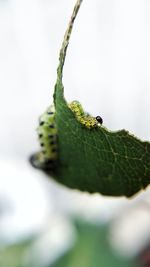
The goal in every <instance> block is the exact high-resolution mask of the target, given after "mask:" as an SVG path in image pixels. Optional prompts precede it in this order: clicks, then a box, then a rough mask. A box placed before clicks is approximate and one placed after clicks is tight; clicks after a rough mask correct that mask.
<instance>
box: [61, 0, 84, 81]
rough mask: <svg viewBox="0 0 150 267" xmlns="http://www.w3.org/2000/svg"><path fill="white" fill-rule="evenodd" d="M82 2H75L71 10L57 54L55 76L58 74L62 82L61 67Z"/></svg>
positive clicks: (78, 0) (79, 0)
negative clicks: (57, 61)
mask: <svg viewBox="0 0 150 267" xmlns="http://www.w3.org/2000/svg"><path fill="white" fill-rule="evenodd" d="M82 1H83V0H77V2H76V4H75V6H74V9H73V13H72V16H71V19H70V22H69V25H68V28H67V31H66V33H65V36H64V40H63V43H62V47H61V50H60V54H59V66H58V69H57V74H58V79H59V80H62V73H63V66H64V63H65V57H66V52H67V47H68V44H69V40H70V36H71V33H72V29H73V25H74V21H75V18H76V16H77V14H78V11H79V9H80V6H81V4H82Z"/></svg>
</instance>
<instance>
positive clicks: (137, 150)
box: [54, 0, 150, 197]
mask: <svg viewBox="0 0 150 267" xmlns="http://www.w3.org/2000/svg"><path fill="white" fill-rule="evenodd" d="M81 3H82V0H77V2H76V5H75V8H74V10H73V14H72V17H71V20H70V23H69V27H68V29H67V31H66V34H65V37H64V41H63V44H62V48H61V50H60V57H59V66H58V70H57V82H56V86H55V92H54V103H55V109H56V116H55V118H56V125H57V129H58V162H57V168H56V170H55V174H54V177H55V179H56V180H57V181H59V182H61V183H63V184H64V185H66V186H68V187H71V188H76V189H79V190H83V191H88V192H91V193H94V192H99V193H101V194H104V195H111V196H127V197H130V196H132V195H134V194H135V193H137V192H138V191H139V190H141V189H144V188H145V187H146V186H147V185H148V184H149V183H150V143H149V142H142V141H140V140H139V139H137V138H136V137H134V136H133V135H131V134H129V133H128V132H127V131H125V130H121V131H118V132H111V131H109V130H107V129H106V128H105V127H103V126H101V127H96V128H92V129H88V128H87V127H85V126H83V125H82V124H81V123H80V122H79V121H77V119H76V117H75V115H74V113H73V112H72V111H71V110H70V108H69V107H68V104H67V102H66V100H65V98H64V88H63V83H62V76H63V75H62V73H63V66H64V62H65V56H66V51H67V47H68V44H69V39H70V35H71V32H72V28H73V23H74V20H75V18H76V15H77V13H78V10H79V8H80V5H81Z"/></svg>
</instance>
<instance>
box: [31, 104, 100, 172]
mask: <svg viewBox="0 0 150 267" xmlns="http://www.w3.org/2000/svg"><path fill="white" fill-rule="evenodd" d="M68 107H69V108H70V109H71V111H72V112H73V114H74V115H75V117H76V119H77V120H78V121H79V122H80V123H81V124H82V125H83V126H85V127H87V128H88V129H92V128H95V127H97V126H99V125H101V124H102V123H103V120H102V118H101V117H100V116H97V117H92V116H91V115H90V114H88V113H86V112H84V110H83V108H82V106H81V104H80V103H79V102H78V101H72V102H71V103H70V104H68ZM37 133H38V138H39V143H40V145H41V151H40V152H38V153H36V154H35V155H33V156H32V157H31V163H32V165H33V166H34V167H36V168H40V169H47V170H53V169H54V167H55V163H56V161H57V158H58V151H57V148H58V147H57V146H58V143H57V127H56V122H55V108H54V106H53V105H51V106H50V107H49V108H48V109H47V110H46V112H44V113H43V114H42V116H41V117H40V118H39V126H38V128H37Z"/></svg>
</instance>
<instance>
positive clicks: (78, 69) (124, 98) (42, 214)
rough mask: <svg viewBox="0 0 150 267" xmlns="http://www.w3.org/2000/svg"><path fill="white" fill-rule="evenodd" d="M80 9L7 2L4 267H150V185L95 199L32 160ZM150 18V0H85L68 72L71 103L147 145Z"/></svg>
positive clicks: (0, 192)
mask: <svg viewBox="0 0 150 267" xmlns="http://www.w3.org/2000/svg"><path fill="white" fill-rule="evenodd" d="M74 4H75V0H30V1H29V0H0V122H1V130H0V266H2V267H17V266H18V267H20V266H22V267H29V266H30V267H32V266H33V267H35V266H36V267H49V266H61V267H63V266H65V267H67V266H68V267H72V266H79V267H82V266H83V267H84V266H86V267H87V266H88V267H97V266H98V267H100V266H102V267H104V266H105V267H109V266H111V267H113V266H115V267H116V266H119V267H121V266H126V267H127V266H150V249H149V245H150V190H149V188H147V189H146V191H145V192H141V193H140V194H139V195H137V196H135V197H134V198H132V199H131V200H128V199H125V198H111V197H103V196H100V195H98V194H93V195H90V194H88V193H82V192H79V191H76V190H70V189H67V188H65V187H63V186H62V185H60V184H58V183H56V182H55V181H54V180H52V179H48V178H47V177H46V176H45V175H44V174H43V173H42V172H40V171H38V170H35V169H33V168H32V167H31V166H30V164H29V162H28V159H29V156H30V155H31V154H32V153H33V152H35V151H37V150H38V149H39V145H38V141H37V136H36V127H37V124H38V117H39V115H40V114H41V113H43V111H45V109H46V108H47V106H49V105H50V104H51V103H52V95H53V88H54V84H55V81H56V68H57V65H58V54H59V49H60V46H61V43H62V39H63V36H64V32H65V30H66V28H67V24H68V21H69V18H70V15H71V13H72V9H73V6H74ZM149 14H150V2H149V1H148V0H145V1H142V0H126V1H120V0H94V1H90V0H84V1H83V5H82V7H81V10H80V12H79V14H78V17H77V20H76V22H75V26H74V30H73V34H72V37H71V42H70V45H69V48H68V53H67V58H66V64H65V68H64V86H65V96H66V98H67V100H68V101H71V100H74V99H77V100H79V101H80V102H81V103H82V104H83V106H84V107H85V110H87V111H88V112H90V113H92V114H93V115H97V114H99V115H100V116H102V117H103V121H104V125H105V126H106V127H107V128H109V129H110V130H118V129H122V128H125V129H127V130H129V131H130V132H131V133H133V134H135V135H136V136H138V137H140V138H141V139H142V140H149V138H150V127H149V125H150V116H149V115H148V114H150V105H149V102H150V90H149V88H150V49H149V47H150V34H149V32H150V16H149ZM94 253H95V254H94ZM108 259H109V260H108Z"/></svg>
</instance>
